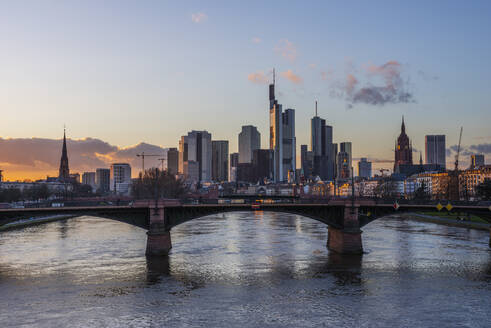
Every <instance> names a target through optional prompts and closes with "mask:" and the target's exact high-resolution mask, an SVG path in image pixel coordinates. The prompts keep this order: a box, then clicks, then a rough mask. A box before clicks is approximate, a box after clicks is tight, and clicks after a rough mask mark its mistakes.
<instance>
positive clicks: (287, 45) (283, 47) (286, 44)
mask: <svg viewBox="0 0 491 328" xmlns="http://www.w3.org/2000/svg"><path fill="white" fill-rule="evenodd" d="M275 51H276V52H277V53H279V54H280V55H281V56H282V57H283V58H286V59H287V60H288V61H290V62H293V61H295V59H296V58H297V48H296V47H295V45H294V44H293V43H292V42H291V41H288V40H287V39H282V40H280V42H279V43H278V45H277V46H276V47H275Z"/></svg>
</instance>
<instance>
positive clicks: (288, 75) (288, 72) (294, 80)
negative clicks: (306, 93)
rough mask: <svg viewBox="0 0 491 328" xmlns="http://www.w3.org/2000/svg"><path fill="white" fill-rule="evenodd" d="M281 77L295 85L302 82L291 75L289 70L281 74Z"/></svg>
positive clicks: (299, 78) (291, 72)
mask: <svg viewBox="0 0 491 328" xmlns="http://www.w3.org/2000/svg"><path fill="white" fill-rule="evenodd" d="M281 76H283V77H284V78H285V79H287V80H289V81H291V82H293V83H296V84H300V83H302V82H303V79H302V78H301V77H300V76H298V75H296V74H295V73H293V71H292V70H291V69H289V70H288V71H286V72H282V73H281Z"/></svg>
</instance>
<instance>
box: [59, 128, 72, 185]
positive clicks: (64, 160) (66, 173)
mask: <svg viewBox="0 0 491 328" xmlns="http://www.w3.org/2000/svg"><path fill="white" fill-rule="evenodd" d="M58 180H60V181H69V180H70V169H69V168H68V153H67V150H66V132H65V129H63V148H62V150H61V160H60V171H59V174H58Z"/></svg>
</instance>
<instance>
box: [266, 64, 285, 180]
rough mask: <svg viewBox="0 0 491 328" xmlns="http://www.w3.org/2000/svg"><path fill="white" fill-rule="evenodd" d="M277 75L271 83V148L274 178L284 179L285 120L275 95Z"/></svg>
mask: <svg viewBox="0 0 491 328" xmlns="http://www.w3.org/2000/svg"><path fill="white" fill-rule="evenodd" d="M274 89H275V77H274V70H273V83H272V84H270V85H269V149H270V150H272V151H273V154H274V156H273V157H274V160H273V180H274V181H275V182H281V181H283V179H284V177H283V120H282V115H281V114H282V112H283V109H282V106H281V104H279V103H278V100H276V97H275V92H274V91H275V90H274Z"/></svg>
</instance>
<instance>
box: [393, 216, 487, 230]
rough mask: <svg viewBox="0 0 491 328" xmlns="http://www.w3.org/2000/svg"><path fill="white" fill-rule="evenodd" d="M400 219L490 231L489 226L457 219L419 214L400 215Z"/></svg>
mask: <svg viewBox="0 0 491 328" xmlns="http://www.w3.org/2000/svg"><path fill="white" fill-rule="evenodd" d="M401 217H402V218H404V219H408V220H414V221H420V222H431V223H436V224H443V225H448V226H453V227H460V228H467V229H477V230H485V231H489V230H490V229H491V224H489V223H482V222H473V221H461V220H457V219H449V218H442V217H437V216H432V215H427V214H421V213H407V214H402V215H401Z"/></svg>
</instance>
